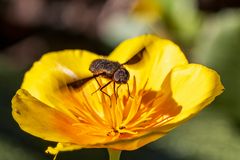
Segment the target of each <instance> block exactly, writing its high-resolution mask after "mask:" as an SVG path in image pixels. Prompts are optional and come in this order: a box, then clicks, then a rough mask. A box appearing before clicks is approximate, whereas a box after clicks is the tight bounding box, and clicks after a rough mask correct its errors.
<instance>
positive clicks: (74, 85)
mask: <svg viewBox="0 0 240 160" xmlns="http://www.w3.org/2000/svg"><path fill="white" fill-rule="evenodd" d="M95 77H97V76H91V77H87V78H83V79H79V80H76V81H73V82H70V83H68V84H67V86H68V87H72V88H74V89H78V88H80V87H82V86H83V85H84V84H85V83H87V82H88V81H90V80H91V79H93V78H95Z"/></svg>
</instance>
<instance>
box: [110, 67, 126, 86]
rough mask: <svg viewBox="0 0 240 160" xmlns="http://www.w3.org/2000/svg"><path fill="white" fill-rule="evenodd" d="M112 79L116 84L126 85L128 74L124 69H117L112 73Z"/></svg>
mask: <svg viewBox="0 0 240 160" xmlns="http://www.w3.org/2000/svg"><path fill="white" fill-rule="evenodd" d="M113 79H114V81H115V82H117V83H127V81H128V79H129V72H128V71H127V70H126V69H125V68H121V69H118V70H117V71H116V72H115V73H114V75H113Z"/></svg>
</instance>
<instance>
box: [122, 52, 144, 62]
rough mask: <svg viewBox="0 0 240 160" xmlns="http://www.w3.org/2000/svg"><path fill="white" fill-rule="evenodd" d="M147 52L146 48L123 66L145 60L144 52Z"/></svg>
mask: <svg viewBox="0 0 240 160" xmlns="http://www.w3.org/2000/svg"><path fill="white" fill-rule="evenodd" d="M144 51H145V48H143V49H141V50H140V51H139V52H138V53H137V54H135V55H134V56H133V57H132V58H130V59H129V60H128V61H127V62H125V63H123V65H125V64H126V65H133V64H136V63H138V62H139V61H141V60H142V58H143V52H144Z"/></svg>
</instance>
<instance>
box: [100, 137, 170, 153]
mask: <svg viewBox="0 0 240 160" xmlns="http://www.w3.org/2000/svg"><path fill="white" fill-rule="evenodd" d="M165 134H166V133H162V132H150V133H148V134H144V135H142V136H140V137H137V138H133V139H128V140H120V141H117V142H113V143H108V144H105V145H104V147H105V148H112V149H117V150H128V151H131V150H136V149H138V148H140V147H142V146H144V145H146V144H148V143H150V142H153V141H155V140H157V139H159V138H161V137H162V136H164V135H165ZM102 147H103V146H102Z"/></svg>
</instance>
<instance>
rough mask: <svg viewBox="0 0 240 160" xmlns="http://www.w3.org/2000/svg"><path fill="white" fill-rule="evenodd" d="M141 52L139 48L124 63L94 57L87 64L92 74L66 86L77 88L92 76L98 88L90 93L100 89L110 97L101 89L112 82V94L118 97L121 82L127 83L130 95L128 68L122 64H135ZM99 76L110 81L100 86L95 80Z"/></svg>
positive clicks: (139, 58)
mask: <svg viewBox="0 0 240 160" xmlns="http://www.w3.org/2000/svg"><path fill="white" fill-rule="evenodd" d="M142 54H143V50H141V51H140V52H139V53H138V54H136V55H135V56H133V57H132V58H131V59H130V60H129V61H127V62H126V63H124V64H120V63H119V62H117V61H111V60H107V59H96V60H94V61H93V62H92V63H91V64H90V66H89V70H90V71H91V72H92V74H93V76H91V77H87V78H83V79H80V80H77V81H74V82H71V83H68V84H67V86H68V87H72V88H74V89H78V88H80V87H81V86H82V85H84V84H85V83H86V82H88V81H89V80H91V79H93V78H94V79H95V80H96V81H97V83H98V85H99V88H98V89H97V90H96V91H94V92H93V93H92V94H94V93H96V92H97V91H99V90H100V91H101V92H102V93H104V94H105V95H107V96H108V97H109V98H111V97H110V96H109V95H108V94H107V93H106V92H104V91H103V89H104V88H105V87H107V86H108V85H109V84H111V83H112V82H113V85H114V94H115V96H116V97H118V89H119V87H120V86H121V85H122V84H127V87H128V94H129V95H130V91H129V85H128V83H127V82H128V80H129V77H130V74H129V72H128V70H127V69H126V68H125V67H124V65H125V64H135V63H137V62H139V61H140V60H141V59H142ZM99 76H101V77H104V78H107V79H109V80H110V81H109V82H107V83H106V84H105V85H103V86H101V85H100V83H99V82H98V80H97V77H99ZM116 84H119V85H118V87H117V89H115V86H116Z"/></svg>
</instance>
